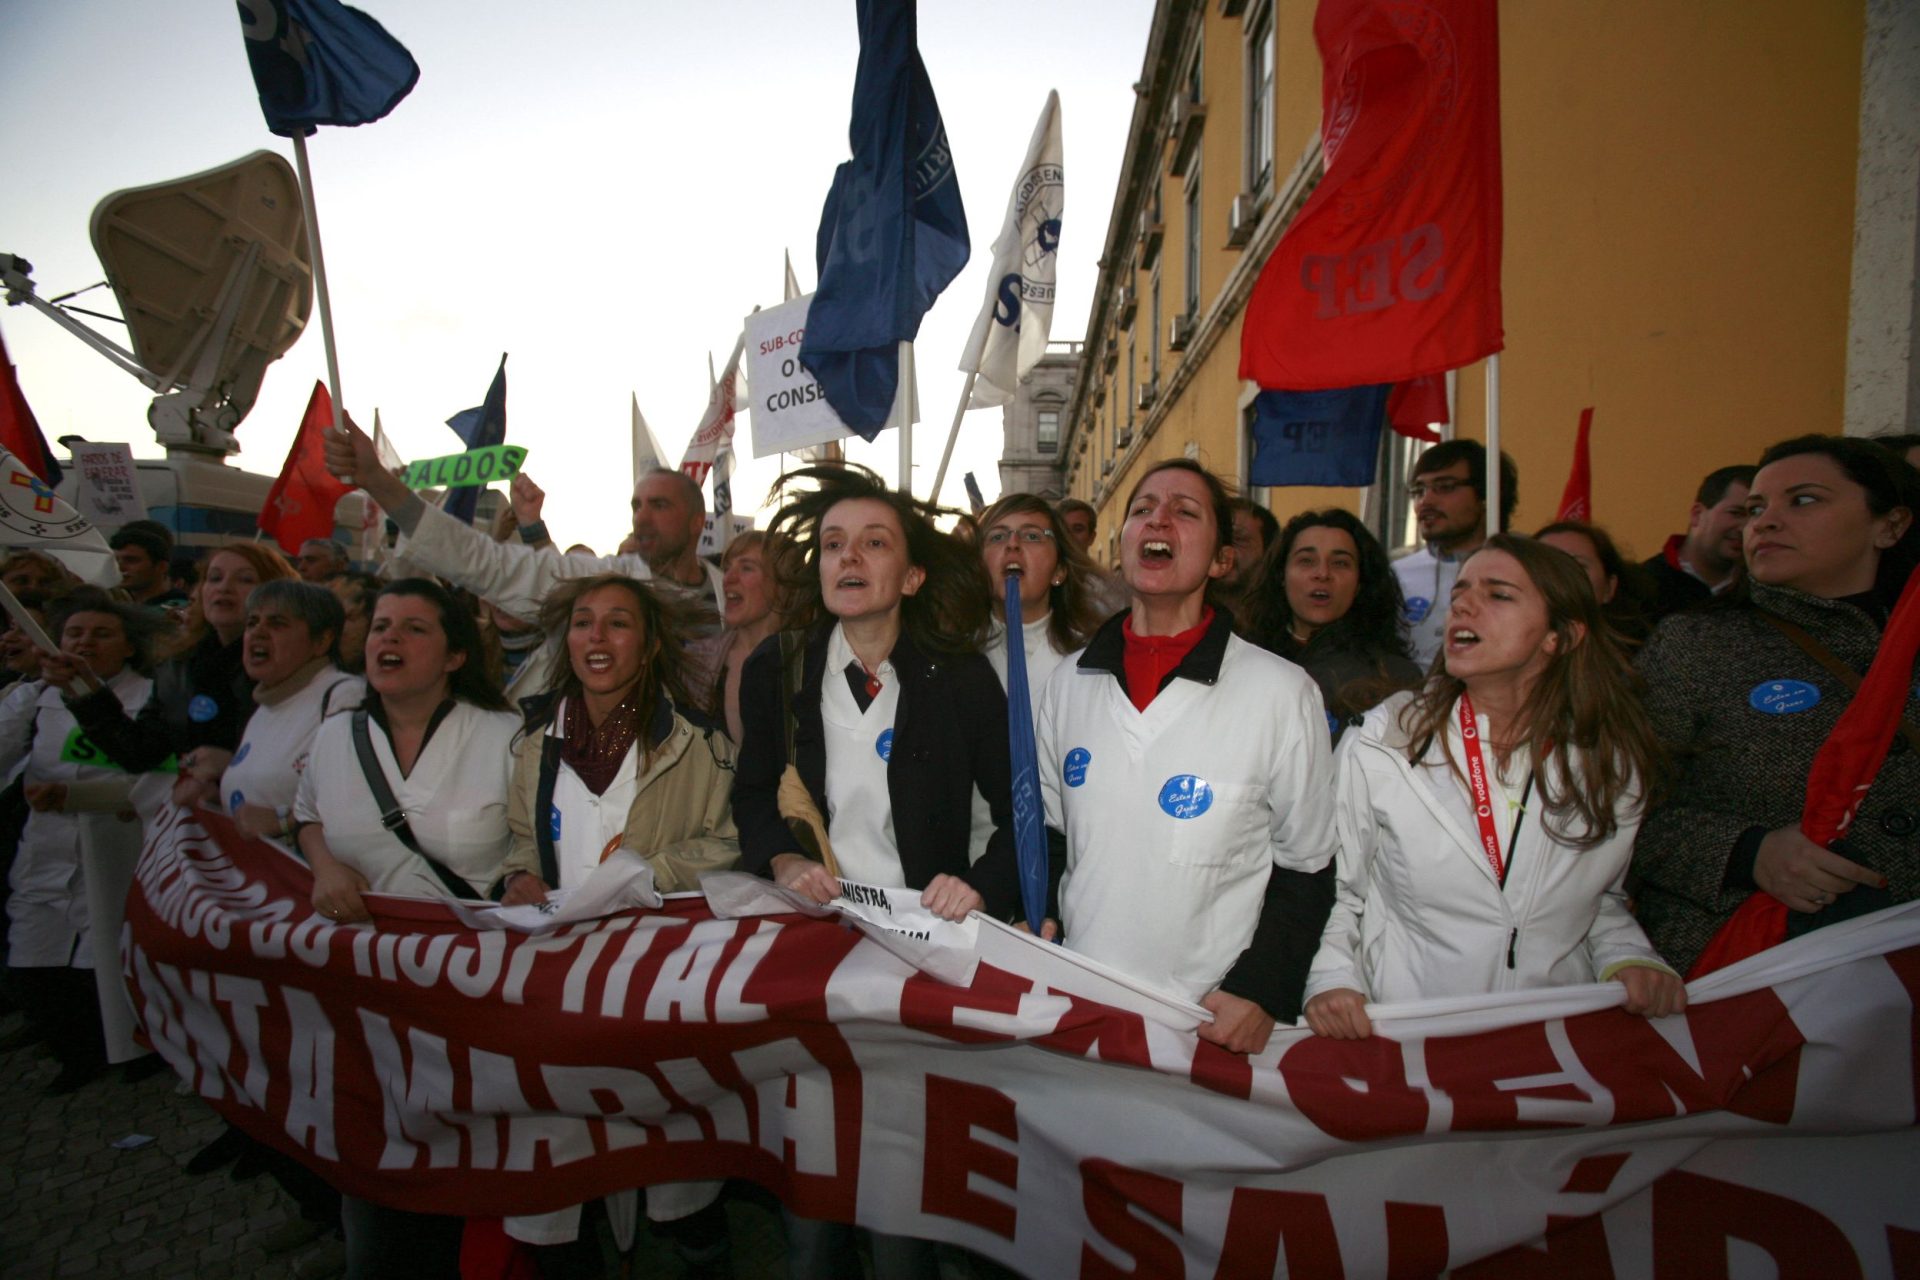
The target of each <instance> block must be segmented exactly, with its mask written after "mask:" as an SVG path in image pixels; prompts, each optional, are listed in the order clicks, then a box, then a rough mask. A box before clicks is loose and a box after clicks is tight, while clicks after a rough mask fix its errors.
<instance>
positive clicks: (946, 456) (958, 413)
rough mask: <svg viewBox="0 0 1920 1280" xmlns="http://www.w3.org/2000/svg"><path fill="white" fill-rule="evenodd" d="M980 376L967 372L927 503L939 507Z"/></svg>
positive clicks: (973, 370)
mask: <svg viewBox="0 0 1920 1280" xmlns="http://www.w3.org/2000/svg"><path fill="white" fill-rule="evenodd" d="M979 376H980V371H979V370H978V369H970V370H968V371H967V385H966V386H964V387H962V388H960V403H959V404H957V405H955V406H954V407H953V425H952V426H951V427H948V428H947V447H946V448H945V449H942V450H941V451H940V469H939V470H938V471H936V472H934V473H933V496H932V497H930V498H928V499H927V501H929V502H931V503H933V504H934V505H936V506H938V505H939V503H940V486H941V485H943V484H945V483H946V481H947V464H948V463H949V462H951V461H953V442H954V441H955V440H958V439H959V438H960V420H961V419H962V418H964V417H966V416H967V402H968V401H970V400H972V399H973V381H974V379H975V378H978V377H979Z"/></svg>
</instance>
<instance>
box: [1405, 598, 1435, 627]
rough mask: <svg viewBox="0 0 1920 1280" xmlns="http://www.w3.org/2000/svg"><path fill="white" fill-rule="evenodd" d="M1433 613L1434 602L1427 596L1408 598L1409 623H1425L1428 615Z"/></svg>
mask: <svg viewBox="0 0 1920 1280" xmlns="http://www.w3.org/2000/svg"><path fill="white" fill-rule="evenodd" d="M1432 612H1433V601H1431V600H1429V599H1427V598H1426V597H1425V596H1408V597H1407V621H1408V622H1415V623H1418V622H1425V621H1426V620H1427V615H1428V614H1430V613H1432Z"/></svg>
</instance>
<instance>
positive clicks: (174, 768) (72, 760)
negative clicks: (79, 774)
mask: <svg viewBox="0 0 1920 1280" xmlns="http://www.w3.org/2000/svg"><path fill="white" fill-rule="evenodd" d="M60 758H61V759H62V760H64V761H65V762H66V763H68V764H90V765H92V766H93V767H94V768H96V769H119V770H120V772H122V773H125V772H126V770H124V769H121V768H120V766H119V765H117V764H115V763H114V761H113V757H111V756H109V755H108V754H107V753H106V752H104V751H102V750H101V749H100V748H99V747H96V746H94V745H93V739H91V738H89V737H88V736H87V733H86V730H84V729H82V728H80V726H78V725H75V726H74V728H73V732H72V733H69V734H68V735H67V740H66V741H65V742H63V743H61V744H60ZM154 772H155V773H178V772H180V757H179V756H168V757H167V758H166V759H165V760H162V761H161V762H160V763H159V765H158V766H157V767H156V768H155V769H154Z"/></svg>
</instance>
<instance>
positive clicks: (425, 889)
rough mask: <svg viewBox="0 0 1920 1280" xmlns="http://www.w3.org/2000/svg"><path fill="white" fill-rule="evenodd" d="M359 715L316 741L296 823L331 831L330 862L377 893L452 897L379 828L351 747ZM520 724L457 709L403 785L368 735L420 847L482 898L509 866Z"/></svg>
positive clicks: (385, 750)
mask: <svg viewBox="0 0 1920 1280" xmlns="http://www.w3.org/2000/svg"><path fill="white" fill-rule="evenodd" d="M352 720H353V717H352V716H351V715H344V714H343V715H333V716H328V717H327V719H326V720H325V721H324V722H323V723H322V724H321V726H320V732H319V733H318V734H317V735H315V737H314V741H313V750H312V752H311V754H310V755H309V756H308V758H307V771H306V773H305V774H304V775H302V777H301V779H300V789H299V793H298V794H297V796H296V797H295V799H294V803H293V811H294V816H295V817H296V818H298V819H299V820H300V821H301V822H318V823H320V824H321V825H322V827H323V828H324V829H325V832H326V837H327V848H328V849H330V850H332V851H333V856H334V857H336V858H338V859H340V861H342V862H344V863H346V864H347V865H348V866H350V867H352V868H354V869H355V870H356V871H358V872H359V873H360V874H361V875H363V876H365V877H366V878H367V884H368V887H370V888H371V889H372V890H374V891H375V892H377V893H400V894H411V895H413V896H416V897H438V898H444V897H446V896H448V895H447V890H446V886H445V885H443V884H441V883H440V879H439V877H437V876H436V875H434V873H433V872H432V871H431V870H429V869H428V868H427V866H426V865H425V864H424V863H423V862H422V861H421V859H420V857H419V855H417V854H415V853H414V852H413V851H412V850H411V849H409V848H407V846H406V845H404V844H402V843H401V842H400V838H399V837H398V836H396V835H394V834H393V833H392V832H390V831H388V830H387V829H386V828H384V827H382V826H381V825H380V806H379V805H378V804H377V803H376V802H375V801H374V798H373V792H372V790H371V789H370V788H369V787H368V786H367V780H366V776H365V775H364V774H363V773H361V771H360V759H359V756H358V755H356V754H355V752H354V749H353V728H352ZM519 730H520V717H519V716H517V715H515V714H513V713H512V712H511V711H482V710H481V709H480V708H478V707H476V706H473V705H471V704H469V703H465V702H460V703H456V704H454V708H453V710H452V711H450V712H448V713H447V717H446V719H444V720H442V721H441V722H440V724H439V726H438V727H436V728H435V729H434V731H433V734H432V736H431V737H429V738H428V739H427V744H426V746H425V747H424V748H422V749H421V752H420V758H419V759H417V760H415V761H414V762H413V772H412V773H411V774H409V775H407V776H406V777H402V776H401V774H400V766H399V764H398V762H396V761H395V760H394V757H393V744H392V743H391V742H389V741H388V740H387V735H386V731H385V730H383V729H382V728H381V727H380V723H379V721H377V720H372V719H369V721H368V724H367V734H368V737H369V738H370V739H371V741H372V743H373V753H374V756H375V758H376V759H378V760H379V762H380V768H381V770H382V771H383V772H384V773H385V774H386V777H387V785H388V786H389V787H391V788H392V789H393V796H394V799H395V800H397V801H398V802H399V804H400V808H401V809H402V811H404V812H405V813H406V815H407V825H408V826H409V827H411V828H412V829H413V834H414V838H415V839H416V840H418V841H419V842H420V846H421V848H423V849H425V850H427V851H428V852H429V853H431V854H433V855H434V857H435V858H437V859H438V860H439V861H440V862H441V864H442V865H444V866H446V867H448V868H449V869H451V870H452V871H453V872H454V874H455V875H458V876H460V877H461V878H462V879H464V880H465V881H466V882H467V883H468V884H470V885H472V886H473V888H474V891H475V892H477V893H485V892H486V891H487V889H488V888H489V887H490V886H491V885H492V884H493V882H494V880H495V879H496V878H498V876H499V874H500V864H501V863H502V862H504V861H506V857H507V846H508V843H509V842H510V840H511V839H512V833H511V832H509V831H508V830H507V792H508V788H509V786H510V784H511V781H512V778H513V753H512V745H513V737H514V735H515V734H516V733H518V732H519Z"/></svg>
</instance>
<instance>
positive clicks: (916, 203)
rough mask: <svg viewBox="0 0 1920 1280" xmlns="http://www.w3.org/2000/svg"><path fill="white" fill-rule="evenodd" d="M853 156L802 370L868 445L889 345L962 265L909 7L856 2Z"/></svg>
mask: <svg viewBox="0 0 1920 1280" xmlns="http://www.w3.org/2000/svg"><path fill="white" fill-rule="evenodd" d="M855 7H856V9H857V11H858V15H859V23H860V65H859V69H858V71H857V72H856V73H855V75H854V81H853V123H852V124H851V125H850V126H849V128H848V131H847V132H848V139H849V141H850V142H851V143H852V145H853V159H851V160H849V161H847V162H846V163H845V164H842V165H841V166H840V167H839V168H838V169H837V170H835V171H834V175H833V187H832V189H831V190H829V191H828V192H827V202H826V206H825V208H823V209H822V210H821V212H820V231H819V234H818V236H817V237H816V240H815V244H814V257H815V261H816V265H817V266H818V268H819V272H820V287H819V289H818V290H816V291H815V293H814V295H813V306H812V308H811V309H810V310H809V311H808V313H807V332H806V336H805V337H804V338H803V339H802V340H801V343H800V363H801V364H802V365H804V366H806V369H807V371H808V372H809V373H811V374H812V375H813V376H814V377H815V379H817V380H818V381H819V383H820V389H821V391H822V392H824V393H825V395H826V397H827V403H828V404H830V405H832V406H833V410H834V412H835V413H837V414H839V415H840V419H841V421H843V422H845V423H846V424H847V425H848V426H849V427H852V428H853V429H854V430H855V431H858V432H859V433H860V434H861V435H862V436H863V437H865V438H866V439H868V440H872V439H873V438H874V437H875V436H877V435H879V434H880V428H881V427H883V426H885V425H886V421H887V413H888V411H889V410H890V409H891V408H892V407H893V399H894V393H895V391H896V390H897V389H898V387H899V382H900V370H899V364H898V344H899V343H902V342H911V341H912V340H913V337H914V335H915V334H917V333H919V332H920V319H921V317H922V316H924V315H926V313H927V310H928V308H930V307H932V306H933V300H934V299H935V298H937V297H939V296H940V291H941V290H942V289H944V288H946V287H947V285H948V283H949V282H950V281H952V279H953V278H954V277H955V276H957V275H959V274H960V268H962V267H964V266H965V265H966V264H967V255H968V253H969V252H970V250H971V245H970V243H969V241H968V239H967V214H966V210H965V209H963V208H962V207H961V205H960V182H959V179H958V178H957V177H956V176H955V175H954V171H953V154H952V152H950V151H949V150H948V149H947V130H946V126H945V125H944V124H942V123H941V121H940V104H939V103H938V102H936V101H935V100H934V96H933V84H932V82H931V81H929V80H928V79H927V69H926V67H925V66H924V65H923V64H922V63H921V61H920V51H919V49H918V47H917V45H916V30H917V28H916V22H915V16H914V0H856V5H855Z"/></svg>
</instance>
